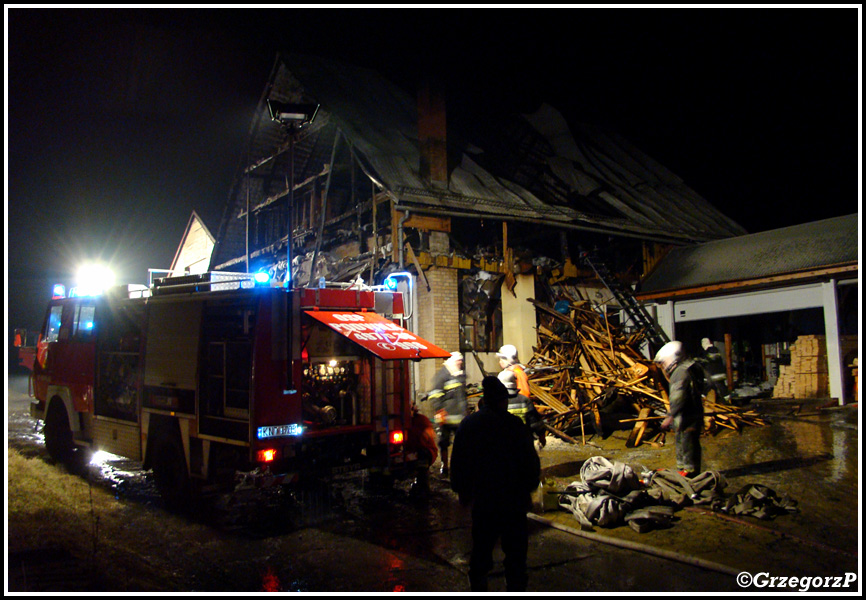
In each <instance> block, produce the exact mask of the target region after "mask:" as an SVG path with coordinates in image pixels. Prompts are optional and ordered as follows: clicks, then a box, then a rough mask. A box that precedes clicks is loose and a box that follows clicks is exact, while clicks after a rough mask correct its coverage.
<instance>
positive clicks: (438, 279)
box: [416, 267, 460, 417]
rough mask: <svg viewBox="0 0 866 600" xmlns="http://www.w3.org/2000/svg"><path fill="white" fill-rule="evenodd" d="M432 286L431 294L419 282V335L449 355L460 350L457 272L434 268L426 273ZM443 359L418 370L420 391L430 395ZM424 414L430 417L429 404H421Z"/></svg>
mask: <svg viewBox="0 0 866 600" xmlns="http://www.w3.org/2000/svg"><path fill="white" fill-rule="evenodd" d="M424 273H425V275H426V276H427V281H428V282H429V283H430V291H429V292H428V291H427V288H426V287H425V286H424V284H423V283H421V282H420V281H419V282H418V312H417V313H416V317H417V323H418V335H420V336H421V337H422V338H424V339H426V340H429V341H431V342H433V343H434V344H436V345H437V346H439V347H440V348H442V349H443V350H447V351H448V352H454V351H456V350H459V348H460V329H459V325H458V323H459V321H458V314H457V311H458V303H457V270H456V269H449V268H444V267H431V268H430V269H429V270H427V271H425V272H424ZM442 362H443V361H442V360H440V359H429V360H422V361H421V364H420V365H419V369H418V381H417V384H416V385H417V391H418V392H419V393H421V394H424V393H426V392H427V391H428V390H429V388H430V382H431V380H432V379H433V375H434V374H435V373H436V371H437V370H438V369H439V368H440V367H441V366H442ZM419 406H420V407H421V412H423V413H424V414H425V415H427V416H428V417H430V416H432V414H431V413H429V412H428V410H429V405H428V403H426V402H424V403H421V404H419Z"/></svg>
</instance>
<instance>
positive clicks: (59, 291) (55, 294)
mask: <svg viewBox="0 0 866 600" xmlns="http://www.w3.org/2000/svg"><path fill="white" fill-rule="evenodd" d="M58 298H66V286H65V285H63V284H62V283H55V284H54V287H53V288H52V289H51V299H52V300H57V299H58Z"/></svg>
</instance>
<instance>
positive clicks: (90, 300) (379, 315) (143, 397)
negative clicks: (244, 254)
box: [16, 273, 449, 508]
mask: <svg viewBox="0 0 866 600" xmlns="http://www.w3.org/2000/svg"><path fill="white" fill-rule="evenodd" d="M139 288H143V289H136V288H135V287H134V286H118V287H115V288H111V289H110V290H108V291H107V292H106V293H104V294H102V295H99V296H95V297H69V298H67V297H55V298H53V299H52V300H51V301H50V302H49V305H48V309H47V312H46V316H45V321H44V325H43V328H42V330H41V332H40V334H39V336H38V343H37V344H36V346H35V347H30V348H28V347H21V348H20V349H19V355H20V357H21V364H27V365H32V373H31V386H32V392H31V394H32V395H33V397H34V401H33V402H32V403H31V415H32V416H33V417H34V418H36V419H39V420H41V421H43V422H44V433H45V444H46V447H47V449H48V451H49V453H50V454H51V455H52V456H53V457H55V458H56V459H58V460H60V461H71V460H73V459H74V458H75V455H76V454H78V453H82V452H86V451H88V450H92V451H96V450H103V451H106V452H110V453H112V454H116V455H121V456H124V457H128V458H131V459H133V460H138V461H142V463H143V465H144V468H145V469H153V474H154V479H155V482H156V484H157V487H158V489H159V491H160V493H161V494H162V496H163V498H164V499H165V502H166V504H167V505H168V506H169V507H174V508H178V507H180V506H182V505H183V504H184V503H185V502H187V501H188V499H189V498H190V497H191V496H192V495H194V494H195V493H206V492H208V491H214V492H215V491H224V490H230V489H233V488H234V487H235V486H237V485H239V482H240V481H241V480H242V482H243V485H245V486H250V485H253V486H258V487H268V486H274V485H281V484H290V483H293V482H296V481H298V480H299V479H301V480H302V479H303V478H305V477H306V476H307V475H313V474H317V473H320V472H321V471H332V470H334V469H349V468H369V469H372V470H374V471H378V472H380V473H382V474H385V475H387V476H399V475H400V474H403V473H405V474H408V473H410V472H411V469H412V468H413V466H414V461H415V460H416V459H417V455H416V453H415V452H413V448H411V447H410V445H408V444H407V443H406V442H407V440H405V439H404V435H406V433H407V431H408V428H409V424H410V419H411V416H412V415H411V408H412V406H411V405H412V401H411V397H410V372H409V363H410V361H411V360H418V359H425V358H445V357H447V356H449V354H448V352H446V351H444V350H442V349H441V348H438V347H436V346H435V345H433V344H431V343H430V342H427V341H426V340H423V339H421V338H419V337H418V336H416V335H415V334H413V333H411V332H410V331H408V330H407V329H405V328H403V327H402V326H401V325H400V324H399V322H398V321H399V317H400V315H402V314H403V296H402V294H400V293H399V292H389V291H376V290H369V289H365V290H362V289H350V288H345V287H335V286H331V285H326V286H325V287H320V288H314V289H292V290H289V289H287V288H286V287H276V286H274V285H271V284H264V285H262V284H257V283H256V282H255V280H254V279H253V276H252V275H249V274H244V273H241V274H226V273H205V274H200V275H187V276H182V277H167V278H163V279H157V280H156V282H155V283H154V285H153V286H152V287H151V288H144V286H139ZM16 337H17V336H16ZM16 343H17V342H16Z"/></svg>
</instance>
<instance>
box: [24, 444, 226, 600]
mask: <svg viewBox="0 0 866 600" xmlns="http://www.w3.org/2000/svg"><path fill="white" fill-rule="evenodd" d="M7 464H8V471H7V544H8V556H16V555H18V556H25V555H26V556H28V557H34V556H36V557H38V556H39V554H40V552H44V553H45V556H46V560H48V559H47V557H49V556H57V555H58V554H60V555H62V556H68V557H70V558H71V561H73V562H74V564H75V565H78V568H75V569H70V568H69V565H68V564H67V565H65V567H64V568H66V569H68V570H69V571H70V573H69V577H68V579H75V578H76V575H77V571H82V573H81V577H82V578H84V579H85V580H86V582H87V583H89V584H91V585H92V586H93V588H94V591H108V590H110V591H153V592H156V591H180V590H182V589H183V587H184V585H185V584H184V583H183V581H182V578H183V573H184V571H185V569H186V568H188V567H190V566H191V564H192V565H194V564H195V561H196V560H197V559H204V558H206V557H204V556H202V555H201V554H202V552H206V549H207V547H208V546H209V542H212V541H213V538H214V537H215V533H214V532H213V531H212V530H210V529H208V528H207V527H205V526H202V525H198V524H195V523H190V522H187V521H185V520H183V519H180V518H178V517H175V516H173V515H170V514H168V513H165V512H163V511H161V510H157V509H152V508H148V507H144V506H141V505H134V506H130V504H129V503H128V502H125V501H123V500H117V499H116V498H115V497H114V496H113V495H112V494H111V493H110V492H109V491H108V490H106V489H103V488H101V487H99V486H97V485H91V483H90V482H89V481H88V480H87V479H85V478H84V477H83V476H79V475H73V474H71V473H69V472H67V471H66V470H65V469H64V468H62V467H60V466H58V465H53V464H49V463H46V462H45V461H44V460H43V459H41V458H28V457H26V456H24V455H22V454H21V453H20V452H18V451H17V450H15V449H10V448H7ZM36 560H37V561H38V559H36ZM31 562H32V560H31ZM68 562H69V561H67V563H68ZM34 569H35V567H34ZM34 569H31V571H34ZM25 570H26V569H25ZM10 571H11V569H10ZM56 571H57V569H55V572H56ZM13 576H15V577H18V578H19V579H20V573H12V572H10V584H9V585H10V588H9V589H10V591H66V590H69V589H75V588H76V586H80V585H81V583H82V582H81V581H68V582H67V583H66V584H64V582H62V581H52V582H50V583H47V584H46V585H51V586H55V587H58V586H59V587H60V588H61V589H56V590H46V589H41V588H40V589H38V590H33V589H24V590H15V589H14V587H13V583H14V581H13V580H15V577H13ZM25 579H26V582H25V583H24V585H26V586H27V587H30V588H32V587H33V586H37V587H38V586H40V585H41V583H42V582H39V581H34V579H33V577H32V576H31V577H29V578H25ZM18 583H19V585H21V583H20V581H19V582H18ZM64 585H68V587H65V588H64V587H63V586H64Z"/></svg>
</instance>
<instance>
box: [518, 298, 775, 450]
mask: <svg viewBox="0 0 866 600" xmlns="http://www.w3.org/2000/svg"><path fill="white" fill-rule="evenodd" d="M529 301H530V302H531V303H532V304H533V305H534V306H535V308H536V313H537V315H538V317H539V319H538V322H539V325H538V340H539V344H538V346H537V347H536V348H534V350H535V351H534V353H533V356H532V358H531V359H530V360H529V361H528V363H527V372H528V373H529V388H530V391H531V392H532V399H533V402H534V404H535V406H536V408H537V409H538V411H539V412H540V413H541V414H542V416H543V417H544V419H545V421H546V422H547V424H548V426H549V427H550V429H551V430H552V431H553V433H554V434H556V435H559V436H560V437H562V438H564V439H567V440H569V441H575V440H574V439H573V438H572V437H571V436H574V437H578V435H579V436H580V438H581V441H582V443H584V444H585V443H586V438H587V435H592V434H594V433H602V418H601V414H600V412H601V411H603V410H604V407H605V406H609V405H610V404H611V402H612V401H614V399H615V400H616V402H617V406H618V407H620V410H621V408H622V407H625V408H626V409H627V410H628V411H629V412H632V413H633V414H634V418H624V419H619V422H620V423H629V424H631V423H633V430H632V433H631V435H630V436H629V438H628V440H627V442H626V447H634V446H637V445H639V444H641V443H650V444H660V443H663V442H664V433H663V432H660V431H659V429H658V427H657V424H658V423H660V422H661V420H662V419H663V418H664V416H665V414H666V413H667V411H668V406H669V405H668V396H667V391H666V390H667V382H666V380H665V378H664V375H663V374H662V373H661V372H660V371H659V369H658V367H656V366H655V365H654V364H653V363H652V361H651V360H649V359H647V358H646V357H644V356H643V355H642V354H641V353H640V351H639V348H640V345H641V343H642V342H643V339H644V333H643V332H637V333H633V334H627V333H625V331H624V329H623V328H621V327H620V326H619V325H618V324H617V323H612V322H611V321H610V320H609V318H608V316H607V313H606V311H605V310H604V306H598V305H594V304H592V303H591V302H589V301H587V300H581V299H574V300H570V301H560V302H558V303H557V305H556V309H554V308H552V307H550V306H548V305H546V304H544V303H542V302H538V301H536V300H533V299H530V300H529ZM705 412H706V413H707V419H706V423H705V426H706V429H707V430H708V431H716V430H719V429H720V428H732V429H736V430H739V429H740V428H741V427H742V426H743V425H762V424H764V423H763V421H761V420H760V418H759V417H758V416H757V415H753V414H747V413H749V411H745V410H743V409H740V408H737V407H733V406H727V405H721V404H717V403H716V402H715V399H714V398H712V397H711V398H709V399H707V402H705ZM626 427H628V425H626Z"/></svg>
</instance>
